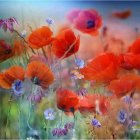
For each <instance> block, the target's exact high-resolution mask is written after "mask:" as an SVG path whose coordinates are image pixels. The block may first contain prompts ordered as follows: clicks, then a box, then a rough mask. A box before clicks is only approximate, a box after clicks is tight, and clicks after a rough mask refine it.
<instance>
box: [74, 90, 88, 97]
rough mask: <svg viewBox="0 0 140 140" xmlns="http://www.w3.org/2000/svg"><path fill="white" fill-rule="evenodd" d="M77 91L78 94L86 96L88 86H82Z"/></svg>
mask: <svg viewBox="0 0 140 140" xmlns="http://www.w3.org/2000/svg"><path fill="white" fill-rule="evenodd" d="M76 93H77V95H78V96H85V95H86V94H87V93H88V92H87V89H86V88H81V89H79V90H78V91H77V92H76Z"/></svg>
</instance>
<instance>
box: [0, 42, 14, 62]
mask: <svg viewBox="0 0 140 140" xmlns="http://www.w3.org/2000/svg"><path fill="white" fill-rule="evenodd" d="M13 56H14V51H13V50H12V47H11V46H10V45H9V44H7V43H6V42H5V41H4V40H0V62H3V61H5V60H7V59H9V58H11V57H13Z"/></svg>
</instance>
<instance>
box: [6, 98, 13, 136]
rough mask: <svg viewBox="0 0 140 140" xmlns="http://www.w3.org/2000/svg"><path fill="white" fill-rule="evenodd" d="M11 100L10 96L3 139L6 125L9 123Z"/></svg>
mask: <svg viewBox="0 0 140 140" xmlns="http://www.w3.org/2000/svg"><path fill="white" fill-rule="evenodd" d="M11 98H12V96H11V97H10V99H9V101H8V102H9V110H8V114H7V120H6V126H5V139H6V131H7V127H8V123H9V116H10V111H11V107H12V105H11V102H12V101H11Z"/></svg>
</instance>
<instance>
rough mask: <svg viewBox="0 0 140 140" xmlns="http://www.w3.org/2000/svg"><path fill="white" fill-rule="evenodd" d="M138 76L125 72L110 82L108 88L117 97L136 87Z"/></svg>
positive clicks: (139, 79) (139, 78)
mask: <svg viewBox="0 0 140 140" xmlns="http://www.w3.org/2000/svg"><path fill="white" fill-rule="evenodd" d="M139 81H140V77H139V76H138V75H135V74H126V75H124V76H122V77H120V78H119V79H117V80H113V81H111V82H110V85H109V86H108V89H109V90H110V91H111V92H112V93H113V94H115V95H116V96H117V97H122V96H125V95H126V94H128V93H129V92H133V91H135V90H136V89H137V88H138V84H139Z"/></svg>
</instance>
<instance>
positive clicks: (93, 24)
mask: <svg viewBox="0 0 140 140" xmlns="http://www.w3.org/2000/svg"><path fill="white" fill-rule="evenodd" d="M94 27H95V21H94V20H88V21H87V28H88V29H90V28H94Z"/></svg>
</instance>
